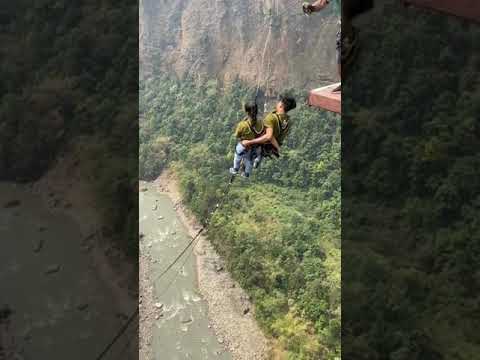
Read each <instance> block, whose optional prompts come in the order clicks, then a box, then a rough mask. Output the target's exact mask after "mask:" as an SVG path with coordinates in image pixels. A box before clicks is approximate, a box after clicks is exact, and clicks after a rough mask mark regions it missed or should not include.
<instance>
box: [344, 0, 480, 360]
mask: <svg viewBox="0 0 480 360" xmlns="http://www.w3.org/2000/svg"><path fill="white" fill-rule="evenodd" d="M390 3H391V4H390V5H389V6H388V7H387V6H386V7H385V8H384V9H382V8H379V9H377V10H378V11H376V12H373V13H371V14H369V15H371V16H369V17H368V18H365V19H364V22H363V23H364V24H365V26H362V27H361V29H360V34H361V37H362V43H361V46H362V52H361V54H360V56H359V58H358V61H357V63H356V64H355V69H354V70H353V71H352V78H351V81H348V82H347V83H346V86H345V87H344V89H343V94H342V95H344V96H343V99H344V103H343V111H344V112H343V117H342V123H343V132H342V141H343V151H342V209H343V211H344V212H343V213H342V221H343V228H342V243H343V252H342V295H343V299H344V302H342V306H343V309H342V310H343V319H344V323H343V326H342V329H344V333H343V336H342V346H343V356H344V357H345V358H346V359H396V360H400V359H438V360H440V359H459V360H460V359H462V360H470V359H476V358H478V357H479V355H478V354H479V350H480V348H479V344H480V336H479V332H478V331H476V328H477V327H478V324H479V302H478V294H479V293H480V273H479V270H478V264H479V260H480V242H479V241H478V240H479V239H480V228H479V222H478V214H479V207H480V197H479V194H480V192H479V189H480V182H479V179H480V156H479V155H480V146H479V145H480V127H479V121H478V120H479V113H480V76H479V74H480V55H479V50H480V41H479V39H480V28H479V26H478V25H477V24H473V23H472V24H468V23H466V22H464V21H462V20H459V19H456V18H453V17H448V16H445V15H443V14H437V13H434V12H431V11H421V10H418V9H415V8H410V9H405V8H403V7H402V6H401V4H398V2H393V1H391V2H390ZM385 74H388V76H385Z"/></svg>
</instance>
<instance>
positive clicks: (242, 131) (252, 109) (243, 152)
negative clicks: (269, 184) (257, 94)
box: [230, 103, 263, 178]
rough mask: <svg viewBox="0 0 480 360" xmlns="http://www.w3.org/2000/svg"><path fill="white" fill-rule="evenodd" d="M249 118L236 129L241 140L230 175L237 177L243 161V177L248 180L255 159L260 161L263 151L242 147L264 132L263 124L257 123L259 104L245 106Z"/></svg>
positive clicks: (258, 148) (257, 148)
mask: <svg viewBox="0 0 480 360" xmlns="http://www.w3.org/2000/svg"><path fill="white" fill-rule="evenodd" d="M244 110H245V112H246V113H247V117H246V118H245V119H243V120H242V121H240V122H239V123H238V125H237V128H236V129H235V136H236V137H237V139H238V140H239V141H238V143H237V145H236V146H235V156H234V158H233V167H231V168H230V174H232V175H237V174H238V172H239V171H240V164H241V163H242V161H243V164H244V166H245V172H243V173H242V176H243V177H246V178H248V177H249V176H250V174H251V172H252V167H253V158H254V157H255V159H260V158H261V156H262V149H261V148H260V147H259V146H258V147H252V148H248V149H247V148H246V147H245V146H243V145H242V141H244V140H253V139H255V138H256V137H257V136H259V135H261V134H262V132H263V124H262V123H261V122H260V121H257V114H258V107H257V104H254V103H247V104H245V106H244Z"/></svg>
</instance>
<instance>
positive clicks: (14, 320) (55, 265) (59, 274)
mask: <svg viewBox="0 0 480 360" xmlns="http://www.w3.org/2000/svg"><path fill="white" fill-rule="evenodd" d="M12 201H15V202H16V203H15V204H14V205H10V206H8V205H7V204H8V203H11V202H12ZM83 240H84V239H83V235H82V234H81V231H80V228H79V226H78V225H77V223H75V221H74V220H73V219H72V218H70V217H69V216H67V215H66V214H64V213H61V212H52V211H50V210H49V209H48V208H47V207H46V206H45V204H44V203H43V201H42V199H41V198H40V197H39V196H37V195H34V194H32V193H31V192H30V191H29V190H28V189H27V188H25V187H23V186H17V185H15V184H9V183H0V241H1V251H0V306H5V305H8V307H9V308H10V309H11V310H12V311H13V313H12V316H11V317H10V331H11V335H13V336H12V337H14V338H15V343H16V346H15V348H16V349H17V350H18V351H19V352H20V354H21V357H19V359H20V358H22V359H51V360H55V359H61V360H65V359H69V360H77V359H78V360H85V359H94V358H96V356H97V355H98V354H99V352H100V351H101V350H102V349H103V347H104V346H105V345H106V344H107V343H108V342H109V341H110V340H111V339H112V337H113V335H114V334H115V333H116V332H117V331H118V328H119V327H120V326H121V325H122V324H123V323H124V322H125V314H121V313H119V312H118V310H116V306H115V304H116V303H117V300H116V298H115V296H114V294H113V293H112V292H111V290H109V289H110V288H109V286H107V284H106V283H105V281H104V280H101V277H100V276H98V273H97V271H96V270H95V267H94V266H93V264H92V256H91V254H90V253H89V251H91V250H89V249H88V248H86V247H85V243H84V241H83ZM124 340H125V339H122V342H124ZM122 351H123V354H124V353H125V349H123V350H122V349H120V348H118V347H117V348H114V349H112V351H111V352H110V353H109V354H108V356H107V357H106V358H105V359H122V358H124V357H122V356H121V355H120V354H121V352H122Z"/></svg>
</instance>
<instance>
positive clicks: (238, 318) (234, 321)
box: [155, 171, 269, 360]
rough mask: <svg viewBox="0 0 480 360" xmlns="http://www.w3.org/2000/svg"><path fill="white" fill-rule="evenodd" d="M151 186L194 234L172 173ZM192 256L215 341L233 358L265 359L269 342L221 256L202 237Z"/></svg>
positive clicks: (191, 218) (196, 227)
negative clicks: (170, 205) (167, 200)
mask: <svg viewBox="0 0 480 360" xmlns="http://www.w3.org/2000/svg"><path fill="white" fill-rule="evenodd" d="M155 185H156V186H157V187H158V189H159V191H161V192H163V193H165V194H167V195H168V196H169V197H170V199H171V200H172V201H173V203H174V204H176V206H175V209H176V212H177V215H178V217H179V218H180V220H181V221H182V222H183V224H184V225H185V227H186V228H187V230H188V232H189V234H190V236H194V235H196V234H197V232H198V230H199V229H200V228H201V226H200V224H199V223H198V222H197V221H196V220H195V218H194V216H193V215H192V214H191V213H190V212H189V211H188V209H186V208H185V207H184V206H183V205H182V202H181V195H180V192H179V188H178V183H177V181H176V178H175V176H174V175H173V174H172V172H170V171H164V172H163V174H162V175H161V176H160V177H159V178H158V179H157V180H156V181H155ZM195 255H196V262H197V275H198V286H199V289H200V293H201V295H202V296H203V298H204V299H205V300H206V302H207V304H208V315H209V319H210V325H211V326H212V327H213V329H214V331H215V333H216V335H217V337H218V339H219V342H220V343H223V344H224V346H225V347H226V349H228V351H229V352H230V353H231V354H232V357H233V359H234V360H261V359H267V356H268V353H269V344H268V341H267V339H266V337H265V336H264V334H263V333H262V331H261V330H260V328H259V327H258V325H257V323H256V321H255V318H254V313H255V309H254V307H253V305H252V304H251V303H250V301H249V297H248V295H247V294H246V293H245V292H244V291H243V290H242V289H241V287H240V286H239V285H238V284H237V283H236V282H235V281H234V280H233V279H232V278H231V276H230V275H229V274H228V273H227V272H226V271H225V270H224V269H223V268H224V265H223V262H222V259H221V258H220V257H219V255H218V254H217V253H216V252H215V250H214V248H213V246H212V245H211V244H210V242H209V241H208V240H207V239H205V238H204V237H203V236H201V237H200V239H199V242H198V244H197V246H196V248H195Z"/></svg>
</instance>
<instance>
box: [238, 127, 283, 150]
mask: <svg viewBox="0 0 480 360" xmlns="http://www.w3.org/2000/svg"><path fill="white" fill-rule="evenodd" d="M272 139H275V138H274V137H273V129H272V128H267V130H266V131H265V134H264V135H262V136H260V137H258V138H256V139H253V140H243V141H242V145H243V146H245V147H250V146H253V145H259V144H266V143H269V142H271V141H272Z"/></svg>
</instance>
